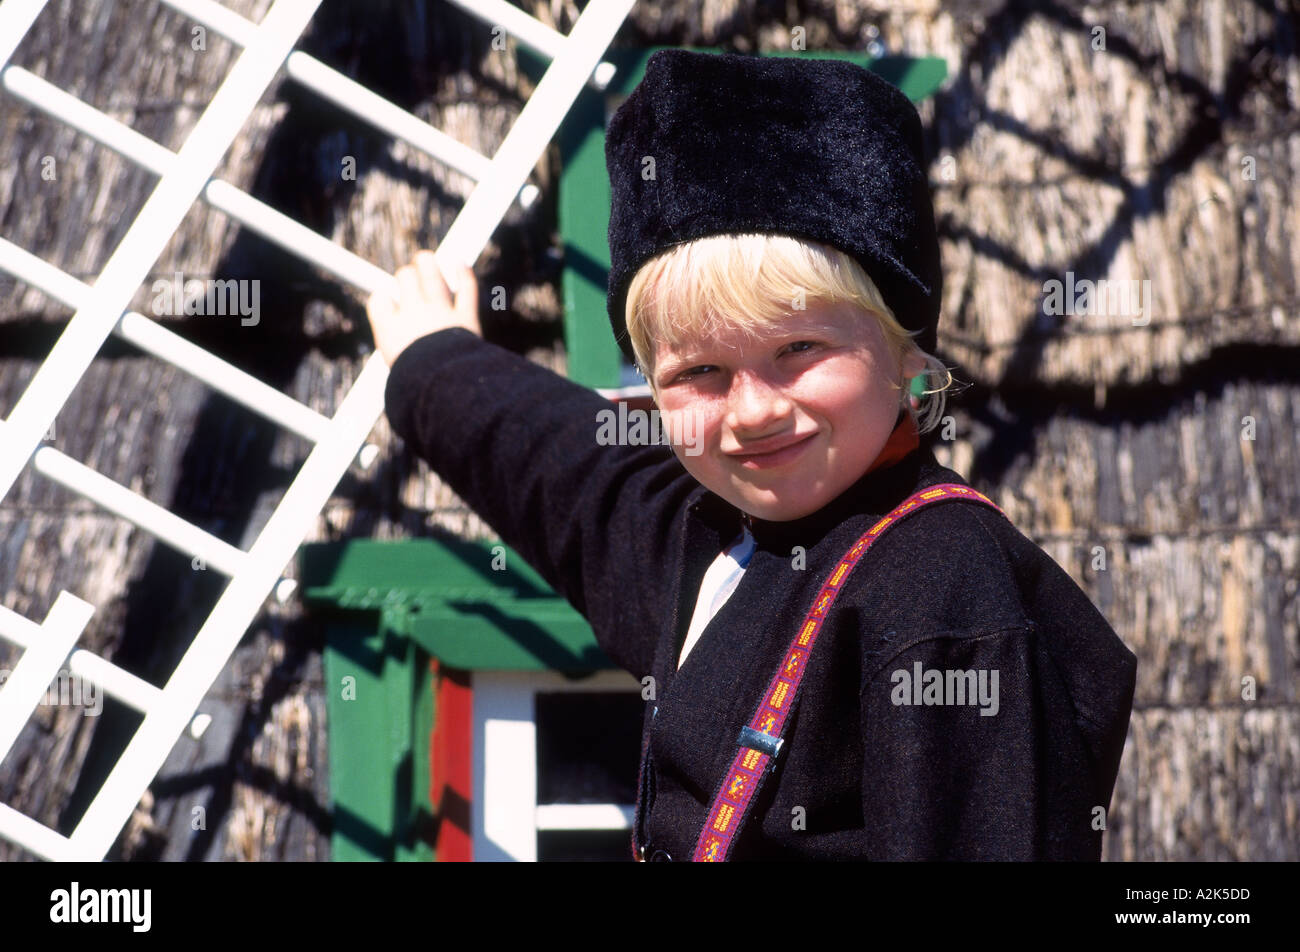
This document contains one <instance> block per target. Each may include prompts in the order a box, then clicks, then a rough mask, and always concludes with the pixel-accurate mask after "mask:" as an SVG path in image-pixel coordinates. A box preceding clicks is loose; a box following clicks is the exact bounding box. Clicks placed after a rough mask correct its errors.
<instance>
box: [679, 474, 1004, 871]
mask: <svg viewBox="0 0 1300 952" xmlns="http://www.w3.org/2000/svg"><path fill="white" fill-rule="evenodd" d="M954 499H955V500H963V499H964V500H968V501H970V502H979V503H983V504H985V505H989V506H992V507H993V508H994V509H997V510H998V512H1002V510H1001V509H1000V508H999V507H998V505H997V504H996V503H995V502H993V501H992V500H991V499H989V498H988V497H987V496H985V495H984V494H982V493H980V492H977V491H976V490H974V489H971V488H970V487H969V486H963V485H962V484H961V483H939V484H938V485H936V486H930V487H928V488H926V489H922V490H919V491H918V492H916V493H913V494H912V495H911V496H909V497H908V498H907V499H905V500H903V502H901V503H899V505H898V507H897V508H895V509H894V511H893V512H891V513H889V515H887V516H885V517H884V518H883V519H881V520H880V521H879V522H877V523H876V524H875V525H874V526H872V527H871V528H870V529H868V530H867V531H866V532H865V533H864V534H863V535H862V537H861V538H860V539H858V541H857V542H856V543H854V545H853V548H851V549H849V551H848V552H847V553H846V554H845V555H844V557H843V558H842V559H840V562H839V564H838V565H837V566H835V570H834V571H833V572H831V575H830V578H828V579H827V580H826V584H825V585H823V586H822V589H821V591H820V592H818V593H817V597H816V598H815V599H814V600H813V606H812V608H811V609H810V610H809V612H808V614H807V615H806V616H805V617H804V620H803V622H802V623H801V624H800V626H799V630H798V632H797V633H796V634H795V637H794V640H793V641H792V642H791V644H790V649H789V650H788V651H787V652H786V655H785V661H784V662H783V663H782V665H781V667H780V668H779V669H778V670H777V672H776V675H775V676H774V677H773V678H772V683H771V684H769V685H768V688H767V691H766V692H765V693H764V695H763V700H762V703H760V704H759V705H758V710H757V711H755V712H754V716H753V717H751V718H750V720H749V724H748V725H746V726H745V727H743V728H741V731H740V737H739V738H738V739H737V745H738V746H739V748H740V749H739V750H738V751H737V753H736V757H735V759H734V760H733V761H732V763H731V768H730V769H729V770H728V771H727V775H726V776H725V777H724V778H723V782H722V783H721V784H720V785H719V786H718V792H717V794H716V795H715V796H714V798H713V806H712V807H710V808H709V814H708V819H707V821H706V822H705V824H704V829H703V830H701V831H700V838H699V841H698V842H697V843H696V846H695V853H694V855H693V856H692V857H691V860H692V862H696V863H700V862H704V863H716V862H722V861H725V860H726V859H727V858H728V856H729V854H730V853H731V848H732V846H733V845H734V843H735V840H736V834H737V833H738V832H739V831H740V827H741V825H742V824H743V823H744V822H745V820H746V819H747V818H748V814H749V809H750V806H751V805H752V804H753V802H754V799H755V797H757V796H758V791H759V789H760V788H761V787H762V785H763V780H764V779H765V778H766V776H767V774H768V773H770V772H771V771H772V769H774V768H775V766H776V758H777V755H778V754H779V753H780V751H781V745H782V744H783V743H784V737H783V735H784V733H785V725H786V721H787V719H788V717H789V714H790V711H791V710H792V709H793V708H794V704H795V701H796V700H797V699H798V696H799V683H800V682H801V681H802V680H803V673H804V671H805V670H806V669H807V666H808V658H809V656H810V655H811V654H812V650H813V646H814V645H815V644H816V642H817V634H818V632H820V631H821V627H822V622H823V621H824V620H825V618H826V616H827V614H828V613H829V612H830V610H831V606H832V605H834V604H835V599H836V597H838V595H839V593H840V591H841V590H842V589H843V586H844V582H845V580H846V579H847V578H848V577H849V573H851V572H852V571H853V569H854V567H856V566H857V564H858V562H859V561H861V559H862V556H863V555H865V554H866V551H867V549H869V548H871V546H872V544H873V543H874V542H875V541H876V540H877V539H879V538H880V537H881V536H882V535H883V534H884V533H885V530H886V529H888V528H890V527H891V526H893V525H894V524H895V523H897V522H898V521H899V520H901V519H902V518H904V517H905V516H909V515H911V514H912V513H914V512H917V511H919V510H920V509H922V508H923V507H925V506H929V505H933V504H934V503H939V502H946V501H949V500H954ZM1003 515H1006V514H1005V513H1003Z"/></svg>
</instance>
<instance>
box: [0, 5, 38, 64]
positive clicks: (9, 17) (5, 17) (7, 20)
mask: <svg viewBox="0 0 1300 952" xmlns="http://www.w3.org/2000/svg"><path fill="white" fill-rule="evenodd" d="M47 3H49V0H5V2H4V3H0V67H2V66H5V65H6V64H7V63H8V62H9V58H10V57H11V56H13V55H14V50H16V49H18V44H19V43H21V42H22V41H23V37H24V36H26V35H27V31H28V30H30V29H31V28H32V24H33V23H35V22H36V18H37V17H38V16H40V15H41V11H42V10H44V9H45V5H46V4H47Z"/></svg>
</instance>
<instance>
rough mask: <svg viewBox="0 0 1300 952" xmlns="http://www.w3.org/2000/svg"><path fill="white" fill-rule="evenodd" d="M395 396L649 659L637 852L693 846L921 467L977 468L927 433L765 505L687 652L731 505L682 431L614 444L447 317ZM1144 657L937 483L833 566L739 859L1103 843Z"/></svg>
mask: <svg viewBox="0 0 1300 952" xmlns="http://www.w3.org/2000/svg"><path fill="white" fill-rule="evenodd" d="M385 400H386V408H387V414H388V418H389V421H390V423H391V425H392V427H393V429H394V431H395V432H396V433H397V434H398V435H399V436H401V437H402V438H403V439H404V440H405V441H406V443H407V445H408V447H409V448H410V449H411V451H412V452H414V453H416V454H417V455H419V456H421V457H423V458H424V459H426V460H427V461H428V462H429V463H430V465H432V466H433V468H434V469H435V470H436V471H437V472H438V473H439V474H440V475H441V476H442V477H443V479H444V480H445V482H446V483H447V484H448V485H449V486H451V488H452V489H453V490H455V492H456V493H457V494H458V495H460V497H461V498H462V499H464V500H465V502H466V503H468V504H469V505H470V506H471V507H472V508H473V509H474V510H475V511H476V512H478V513H479V515H480V516H482V517H483V519H484V520H485V521H486V522H487V523H488V524H489V525H490V526H492V528H493V529H494V530H495V531H496V532H497V533H499V534H500V536H501V538H502V539H503V540H504V541H505V542H506V543H507V544H509V545H510V546H511V547H513V548H514V549H515V550H516V551H518V552H519V553H520V555H522V556H523V557H524V558H525V559H526V560H527V561H528V562H529V563H530V564H531V565H532V566H533V567H534V568H536V569H537V571H538V572H539V573H540V574H541V575H542V576H543V578H545V579H546V580H547V582H548V583H550V584H551V585H552V586H553V587H554V588H555V590H556V591H557V592H559V593H560V594H561V595H563V596H564V597H565V598H567V599H568V600H569V602H570V603H572V604H573V606H574V607H575V608H576V609H577V610H578V611H579V612H581V613H582V615H583V616H584V617H585V618H586V619H587V620H588V622H589V623H590V624H591V627H592V630H593V632H594V633H595V636H596V639H597V641H598V643H599V644H600V646H601V648H602V649H603V650H604V652H605V653H606V654H607V655H608V656H609V657H610V658H611V659H612V660H613V661H614V662H615V663H616V664H618V665H619V666H620V667H622V668H624V669H626V670H627V671H629V672H631V673H632V674H633V675H634V676H636V677H637V678H638V679H644V678H646V677H649V678H652V679H653V681H651V682H648V683H649V684H650V686H651V687H652V688H653V699H652V700H650V701H648V702H647V704H646V714H645V725H644V730H645V737H644V740H645V743H644V745H643V746H645V748H646V757H645V760H644V764H643V770H642V773H643V777H642V784H641V791H640V793H639V796H638V804H637V816H636V829H635V831H634V844H633V848H634V851H635V852H636V853H637V855H639V856H643V857H645V858H647V859H649V858H651V857H655V858H657V859H661V860H664V859H671V860H673V861H680V860H689V859H690V858H691V855H692V853H693V852H694V848H695V844H696V841H697V840H698V838H699V834H700V830H701V828H702V826H703V824H704V821H705V815H706V813H707V811H708V808H709V806H710V804H711V803H712V801H713V797H714V796H715V794H716V792H717V789H718V787H719V785H720V784H721V781H722V778H723V775H724V774H725V773H726V771H727V768H728V766H729V765H730V763H731V761H732V758H733V757H734V755H735V752H736V743H737V736H738V734H739V732H740V729H741V727H743V726H744V725H745V724H746V723H748V721H749V719H750V717H751V716H752V715H753V713H754V710H755V708H756V707H757V705H758V703H759V701H760V700H761V698H762V694H763V690H764V689H765V688H766V686H767V684H768V683H769V681H770V679H771V677H772V675H773V673H774V672H775V670H776V667H777V665H778V664H779V663H780V662H781V660H782V658H783V657H784V653H785V650H786V648H787V647H788V646H789V643H790V641H791V639H792V638H793V636H794V633H795V628H796V626H797V625H798V624H799V622H800V621H801V620H802V619H803V617H804V615H805V613H806V612H807V611H808V609H809V607H810V606H811V603H812V599H813V597H814V595H815V594H816V593H817V591H818V590H819V588H820V587H821V585H822V583H823V582H824V581H825V579H826V577H827V575H828V574H829V573H830V571H831V570H832V569H833V567H834V566H835V565H836V563H837V562H838V561H839V559H840V558H841V557H842V556H843V555H844V553H845V552H846V551H847V550H848V549H849V547H850V546H852V545H853V543H854V542H855V541H856V540H857V539H858V537H859V536H861V535H862V534H863V533H864V532H865V531H866V530H867V529H869V528H870V527H871V526H872V525H874V524H875V523H876V522H877V521H878V520H879V519H880V518H881V517H882V516H883V515H885V514H886V513H887V512H889V511H890V510H891V509H892V508H893V507H894V506H896V505H897V504H898V503H899V502H901V501H903V500H904V499H905V498H906V497H907V496H909V495H910V494H911V493H913V492H915V491H916V490H917V489H921V488H924V487H926V486H931V485H934V484H936V483H943V482H954V483H962V484H966V481H965V480H963V479H962V478H961V477H960V476H959V475H958V474H957V473H955V472H953V471H952V470H950V469H947V468H945V467H942V466H940V465H939V464H938V463H937V462H936V460H935V459H934V456H933V454H932V453H931V452H930V451H929V450H928V449H926V448H924V447H918V448H917V449H915V450H913V451H912V452H910V453H907V455H905V456H904V457H903V458H902V459H901V460H898V461H897V462H893V463H891V464H890V465H887V466H883V467H878V468H875V469H872V470H869V471H868V472H867V473H866V474H865V475H864V476H863V477H862V478H861V479H860V480H859V481H858V482H857V483H856V484H854V485H853V486H851V487H850V488H849V489H848V490H847V491H846V492H844V493H843V494H842V495H841V496H839V497H838V498H837V499H835V500H834V501H833V502H831V503H830V504H829V505H827V506H826V507H825V508H823V509H821V510H819V511H818V512H816V513H814V514H812V515H810V516H807V517H804V518H802V519H797V520H794V521H791V522H780V523H774V522H766V521H762V520H754V522H753V527H752V532H753V535H754V538H755V550H754V553H753V556H752V557H751V559H750V562H749V565H748V568H747V569H746V571H745V574H744V577H743V578H742V579H741V582H740V585H739V587H738V588H737V589H736V591H735V592H734V593H733V595H732V596H731V598H729V599H728V600H727V602H726V603H725V604H724V605H723V606H722V608H721V609H720V610H719V612H718V614H717V615H716V616H715V617H714V618H713V619H712V621H710V623H709V625H708V626H707V627H706V628H705V629H704V633H703V635H702V636H701V638H700V640H699V643H698V644H696V645H695V646H694V648H693V649H692V650H691V652H690V653H689V655H688V656H687V658H686V660H685V661H684V662H683V664H682V666H681V668H680V669H678V668H677V665H676V660H677V658H678V656H679V654H680V652H681V647H682V643H683V640H684V638H685V634H686V629H687V626H688V624H689V622H690V617H691V613H692V610H693V607H694V605H695V599H696V596H697V595H698V592H699V588H700V582H701V580H702V579H703V577H704V573H705V571H706V570H707V569H708V567H709V565H710V564H711V563H712V561H713V560H714V559H715V558H716V557H717V555H718V553H719V552H721V551H722V550H723V549H724V548H725V546H726V545H727V543H728V542H729V541H731V540H732V539H733V538H735V536H736V535H737V533H738V532H739V531H740V528H741V514H740V512H739V511H738V510H737V509H736V508H735V507H733V506H731V505H730V504H729V503H727V502H726V501H725V500H723V499H722V498H721V497H719V496H717V495H715V494H713V493H712V492H709V491H708V490H706V489H704V488H703V487H702V486H701V485H700V484H699V483H697V482H696V481H695V480H694V478H693V477H691V476H690V475H689V474H688V473H687V472H686V470H685V469H684V468H683V467H682V465H681V463H680V462H679V461H678V460H677V459H676V457H675V456H674V455H673V453H672V450H671V448H670V447H668V446H664V445H642V446H605V445H601V444H600V443H599V442H598V440H597V433H598V431H599V427H600V424H601V419H602V418H601V411H602V410H608V409H609V408H610V407H611V406H612V404H610V403H609V402H608V401H606V400H605V399H603V398H602V397H600V396H599V395H598V394H596V393H594V392H592V391H591V390H589V389H587V388H585V387H582V386H579V385H577V384H575V383H573V382H571V381H568V380H565V379H564V378H562V377H559V376H558V375H556V374H554V373H552V372H550V371H548V370H546V369H545V368H542V367H539V366H537V365H535V364H533V363H531V362H529V361H527V360H524V359H523V358H521V357H518V356H516V355H513V354H511V353H509V352H507V351H505V350H503V349H501V348H499V347H497V346H495V345H493V344H489V343H486V342H484V341H482V340H480V339H479V338H477V337H476V336H475V335H473V334H472V333H470V332H469V331H466V330H463V329H459V328H453V329H448V330H443V331H439V332H437V333H434V334H430V335H427V336H426V337H423V338H421V339H419V340H417V341H415V342H414V343H413V344H411V345H410V346H409V347H408V348H407V349H406V350H405V351H403V352H402V354H401V355H400V356H399V357H398V359H397V360H396V361H395V363H394V365H393V367H392V369H391V372H390V376H389V381H388V385H387V391H386V394H385ZM1136 667H1137V659H1136V657H1135V656H1134V655H1133V653H1132V652H1131V651H1130V650H1129V649H1128V648H1127V647H1125V645H1124V644H1123V643H1122V642H1121V640H1120V639H1119V637H1118V636H1117V635H1116V633H1115V632H1114V631H1113V630H1112V628H1111V627H1110V625H1109V624H1108V623H1107V622H1106V620H1105V618H1104V617H1103V616H1102V615H1101V613H1100V612H1099V611H1098V610H1097V609H1096V607H1095V606H1094V605H1093V604H1092V603H1091V601H1090V600H1089V599H1088V597H1087V596H1086V595H1085V594H1084V592H1083V591H1082V590H1081V589H1080V588H1079V587H1078V586H1077V585H1076V584H1075V583H1074V581H1073V580H1072V579H1071V578H1070V577H1069V576H1068V575H1067V574H1066V573H1065V572H1064V571H1063V570H1062V569H1061V568H1060V567H1059V566H1058V565H1057V564H1056V563H1055V562H1054V561H1053V560H1052V559H1051V558H1050V557H1049V556H1048V555H1047V554H1046V553H1045V552H1044V551H1043V550H1042V549H1040V548H1039V547H1038V546H1037V545H1036V544H1034V543H1033V542H1032V541H1031V540H1030V539H1028V538H1027V537H1026V536H1025V535H1023V534H1022V533H1021V532H1020V531H1019V530H1017V529H1016V528H1015V527H1014V526H1013V525H1012V524H1011V523H1010V522H1009V521H1008V520H1007V519H1006V518H1005V517H1004V516H1002V515H1001V514H1000V513H998V512H997V511H995V510H993V509H991V508H988V507H986V506H983V505H979V504H977V503H970V502H964V501H956V502H944V503H940V504H936V505H933V506H930V507H927V508H925V509H923V510H921V511H919V512H917V513H915V514H914V515H911V516H909V517H908V518H906V519H904V520H902V521H901V522H900V523H899V524H898V525H897V526H896V527H892V528H891V529H890V530H889V531H887V532H886V533H885V534H884V535H883V536H882V538H881V539H880V540H879V541H878V542H877V543H876V544H875V545H873V546H872V548H871V550H870V551H869V552H868V553H867V555H866V556H865V557H864V558H863V560H862V561H861V562H860V563H859V565H858V566H857V568H856V569H855V570H854V572H853V574H852V575H851V576H850V578H849V581H848V582H847V583H846V585H845V586H844V588H843V590H842V592H841V594H840V596H839V599H838V601H837V602H836V603H835V606H834V608H833V609H832V611H831V615H830V617H828V619H827V620H826V622H825V623H824V625H823V628H822V630H821V633H820V635H819V636H818V641H817V643H816V647H815V649H814V652H813V654H812V657H811V659H810V660H809V662H808V665H807V668H806V671H805V675H804V679H803V683H802V686H801V688H800V694H799V697H798V700H797V702H796V706H795V708H794V711H793V713H792V715H791V717H790V719H789V721H788V726H787V730H786V735H785V744H784V746H783V748H782V750H781V752H780V755H779V757H778V759H777V764H776V767H775V769H774V772H773V773H772V774H771V776H770V777H769V778H768V779H767V781H766V782H765V784H764V786H763V788H762V790H761V791H760V792H759V794H758V796H757V797H756V799H755V801H754V804H753V806H752V808H751V812H750V815H749V818H748V819H747V821H746V823H745V826H744V828H743V829H742V832H741V833H740V835H739V837H738V838H737V840H736V842H735V845H734V847H733V850H732V854H731V858H732V859H733V860H749V859H831V860H936V859H958V860H1047V859H1052V860H1056V859H1068V860H1096V859H1099V858H1100V856H1101V842H1102V835H1103V834H1102V830H1103V829H1104V825H1105V815H1106V812H1107V811H1108V810H1109V806H1110V800H1111V793H1112V791H1113V789H1114V784H1115V778H1116V775H1117V773H1118V769H1119V761H1120V755H1121V753H1122V751H1123V747H1124V741H1125V737H1126V734H1127V731H1128V721H1129V714H1130V712H1131V707H1132V701H1133V691H1134V684H1135V675H1136ZM933 672H937V674H934V673H933ZM977 684H978V685H979V686H980V688H981V689H980V690H976V689H975V685H977ZM967 685H970V686H971V687H972V690H971V691H970V692H966V691H965V690H958V689H959V688H964V687H965V686H967Z"/></svg>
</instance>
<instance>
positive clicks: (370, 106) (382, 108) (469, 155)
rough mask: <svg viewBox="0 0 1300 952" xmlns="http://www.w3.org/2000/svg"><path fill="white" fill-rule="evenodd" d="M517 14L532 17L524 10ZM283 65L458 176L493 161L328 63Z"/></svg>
mask: <svg viewBox="0 0 1300 952" xmlns="http://www.w3.org/2000/svg"><path fill="white" fill-rule="evenodd" d="M162 2H163V3H165V4H167V6H169V7H171V8H172V9H173V10H176V11H177V12H179V13H183V14H185V15H186V16H188V17H189V18H190V19H192V20H194V21H196V22H198V23H201V24H203V25H204V26H206V27H207V28H208V29H210V30H215V31H216V32H217V33H220V34H221V35H222V36H224V37H225V38H226V39H228V40H230V41H231V42H232V43H237V44H238V45H240V46H247V45H248V42H249V38H250V37H251V36H252V35H253V33H252V31H253V30H255V29H256V25H255V24H254V23H253V22H252V21H251V20H246V19H244V18H243V17H242V16H240V15H239V14H237V13H235V12H234V11H233V10H230V9H228V8H227V7H224V6H222V5H221V4H219V3H214V2H213V0H162ZM520 13H521V14H522V15H523V16H525V17H527V18H528V19H530V20H531V19H532V17H528V15H527V14H523V13H522V11H520ZM533 22H537V21H535V20H534V21H533ZM539 25H540V24H539ZM284 67H285V73H286V74H287V75H288V76H289V78H290V79H292V80H293V81H294V82H296V83H298V84H299V85H301V86H305V87H306V88H307V89H310V90H312V92H314V93H316V94H317V95H319V96H321V97H323V98H325V99H328V100H329V101H330V102H332V103H334V104H335V105H336V106H339V107H341V108H343V109H345V110H347V111H348V112H349V113H351V114H352V115H353V116H355V117H356V118H358V119H360V120H362V121H363V122H368V123H370V124H371V125H372V126H374V127H375V128H376V129H378V130H380V131H381V132H386V133H388V134H389V135H391V136H393V137H394V138H397V139H401V140H403V141H405V142H407V143H408V144H410V145H411V146H414V147H415V148H417V149H419V150H420V151H421V152H423V153H425V154H426V155H428V156H430V157H432V158H435V159H437V160H438V161H439V162H442V163H444V164H446V165H449V166H450V167H451V168H453V169H455V170H456V171H458V172H460V173H461V174H462V175H466V176H468V177H469V178H471V179H473V180H475V181H478V180H479V179H480V178H481V177H482V176H484V175H486V174H487V169H488V168H489V166H490V164H491V160H490V159H489V158H488V157H487V156H485V155H483V154H481V153H479V152H477V151H475V150H474V149H471V148H470V147H469V146H467V145H465V144H463V143H461V142H459V141H457V140H456V139H454V138H452V137H451V136H449V135H447V134H446V133H445V132H443V131H442V130H441V129H438V128H435V127H434V126H431V125H429V123H427V122H425V121H424V120H423V119H421V118H419V117H418V116H415V115H412V114H411V113H409V112H407V111H406V110H405V109H402V108H400V107H399V106H396V105H394V104H393V103H391V102H389V101H388V100H387V99H384V98H383V97H382V96H378V95H376V94H375V93H373V92H371V91H370V90H369V89H366V87H364V86H362V85H361V84H360V83H358V82H356V81H355V80H353V79H351V78H349V77H347V76H344V75H343V74H342V73H340V72H339V71H338V70H336V69H331V68H330V67H328V66H326V65H325V64H324V63H322V62H321V61H320V60H318V59H315V58H313V57H311V56H308V55H307V54H306V53H303V52H300V51H295V52H293V53H290V54H289V58H288V59H287V60H285V64H284ZM612 70H613V66H612V65H610V66H609V71H608V75H609V76H612V75H613V73H612ZM602 75H606V72H605V71H602ZM606 82H608V79H607V80H606ZM601 88H604V87H601ZM538 194H539V190H538V188H537V186H535V185H524V186H523V187H522V188H521V189H520V190H519V192H518V197H519V204H520V205H521V206H522V207H523V208H529V207H531V206H532V204H533V203H534V202H536V201H537V196H538Z"/></svg>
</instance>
